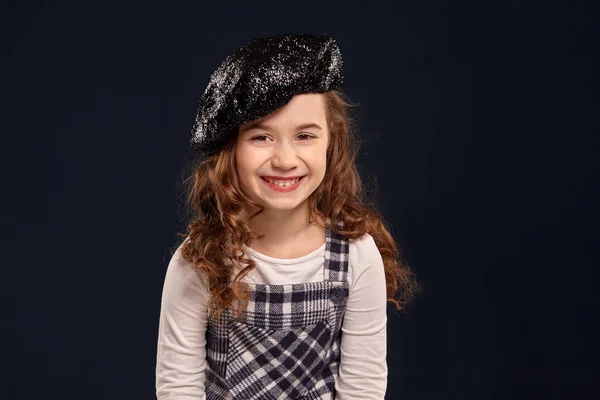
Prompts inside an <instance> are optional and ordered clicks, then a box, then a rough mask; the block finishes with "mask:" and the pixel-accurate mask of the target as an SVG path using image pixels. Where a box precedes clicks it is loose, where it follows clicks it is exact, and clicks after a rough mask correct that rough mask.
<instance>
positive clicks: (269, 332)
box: [205, 219, 349, 400]
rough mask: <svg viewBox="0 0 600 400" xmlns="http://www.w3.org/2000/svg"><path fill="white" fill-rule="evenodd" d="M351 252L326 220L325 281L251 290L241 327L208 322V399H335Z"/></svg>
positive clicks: (211, 319) (225, 317)
mask: <svg viewBox="0 0 600 400" xmlns="http://www.w3.org/2000/svg"><path fill="white" fill-rule="evenodd" d="M338 225H339V226H341V223H338ZM348 247H349V245H348V240H347V239H345V238H343V237H342V236H341V235H339V234H336V233H334V232H333V231H332V230H331V229H330V220H329V219H327V220H326V244H325V259H324V269H323V281H321V282H310V283H300V284H289V285H263V284H250V291H251V292H250V302H249V304H248V307H247V309H246V310H245V311H244V313H243V318H242V319H241V320H239V319H238V320H235V319H234V318H231V317H230V313H229V312H228V311H226V312H224V313H223V315H222V317H221V318H220V321H218V320H217V319H216V318H215V317H212V316H211V317H209V320H208V329H207V335H206V340H207V343H206V358H207V369H206V380H205V392H206V398H207V400H216V399H244V400H250V399H302V400H312V399H333V398H334V397H335V396H334V394H335V380H336V378H337V376H338V367H339V361H340V343H341V326H342V321H343V318H344V313H345V311H346V303H347V299H348V294H349V293H348V282H347V280H346V279H347V275H348ZM219 323H220V324H219Z"/></svg>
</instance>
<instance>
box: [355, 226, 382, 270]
mask: <svg viewBox="0 0 600 400" xmlns="http://www.w3.org/2000/svg"><path fill="white" fill-rule="evenodd" d="M348 252H349V254H348V263H349V272H350V274H351V275H352V277H353V280H354V281H356V279H358V278H359V277H360V276H361V275H362V274H363V273H365V272H366V271H368V270H369V269H375V270H381V271H383V267H384V266H383V259H382V257H381V253H380V252H379V249H378V248H377V245H376V244H375V240H374V239H373V236H371V235H370V234H368V233H365V234H364V235H362V236H361V237H359V238H357V239H354V240H351V241H350V245H349V249H348Z"/></svg>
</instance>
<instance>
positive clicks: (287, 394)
mask: <svg viewBox="0 0 600 400" xmlns="http://www.w3.org/2000/svg"><path fill="white" fill-rule="evenodd" d="M342 80H343V74H342V59H341V54H340V50H339V48H338V46H337V44H336V42H335V40H334V39H332V38H331V37H329V36H327V35H309V34H287V35H282V36H276V37H270V38H263V39H255V40H253V41H250V42H249V43H247V44H246V45H245V46H244V47H242V48H241V49H239V50H238V51H236V52H235V53H234V54H233V55H231V56H229V57H228V58H227V59H226V60H225V61H224V62H223V64H222V65H221V66H220V67H219V68H218V69H217V70H216V71H215V72H214V73H213V75H212V76H211V79H210V81H209V84H208V87H207V88H206V91H205V92H204V94H203V96H202V99H201V101H200V106H199V109H198V114H197V117H196V123H195V125H194V129H193V131H192V139H191V143H192V145H193V147H194V149H195V150H197V151H198V152H199V153H200V154H202V155H204V156H205V159H204V160H203V161H202V162H199V163H198V164H197V165H196V166H194V167H193V173H192V176H191V178H190V179H189V180H188V185H189V193H188V203H189V206H190V207H191V210H192V211H193V217H192V218H191V221H190V222H189V225H188V230H189V233H188V234H187V235H182V236H183V237H184V240H183V242H182V243H180V244H179V245H178V246H177V247H176V251H175V252H174V254H173V256H172V258H171V261H170V262H169V265H168V268H167V273H166V276H165V281H164V287H163V293H162V302H161V312H160V322H159V335H158V348H157V365H156V394H157V398H158V399H159V400H160V399H169V400H175V399H209V400H210V399H244V400H248V399H334V398H335V399H340V400H345V399H362V400H364V399H383V398H384V395H385V390H386V384H387V364H386V323H387V318H386V300H389V301H390V302H393V303H394V304H395V305H396V307H397V308H398V309H400V308H403V307H404V306H405V305H406V304H407V303H408V302H409V301H410V299H411V298H412V297H413V295H414V294H415V293H416V290H417V284H416V282H415V280H414V276H413V274H412V273H411V271H410V270H409V269H408V267H407V266H405V265H403V264H402V263H401V262H400V261H399V260H398V256H399V252H398V250H397V248H396V246H395V243H394V240H393V238H392V236H391V235H390V233H389V232H388V230H387V229H386V227H385V224H384V222H383V219H382V217H381V216H380V215H379V213H378V212H377V211H375V210H373V209H371V208H370V207H368V206H367V205H366V201H365V200H364V199H363V194H364V193H363V191H362V184H361V181H360V177H359V174H358V172H357V169H356V166H355V163H354V159H355V156H356V153H357V146H356V145H355V142H354V139H353V137H352V135H351V129H350V121H349V117H348V113H347V109H348V107H349V106H350V104H349V103H348V102H347V101H346V100H345V99H344V96H343V94H342V92H341V91H340V90H339V89H338V87H339V86H340V85H341V83H342ZM397 292H399V293H397ZM396 294H398V296H397V298H396Z"/></svg>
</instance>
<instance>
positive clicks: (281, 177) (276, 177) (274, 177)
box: [261, 175, 306, 181]
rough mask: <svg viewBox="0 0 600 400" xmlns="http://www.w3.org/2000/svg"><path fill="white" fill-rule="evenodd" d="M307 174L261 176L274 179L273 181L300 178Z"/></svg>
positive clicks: (265, 178)
mask: <svg viewBox="0 0 600 400" xmlns="http://www.w3.org/2000/svg"><path fill="white" fill-rule="evenodd" d="M305 176H306V175H297V176H268V175H265V176H261V178H263V179H264V180H265V181H266V180H269V179H270V180H272V181H287V180H294V179H299V178H304V177H305Z"/></svg>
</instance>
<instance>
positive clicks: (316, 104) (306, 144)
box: [235, 93, 329, 212]
mask: <svg viewBox="0 0 600 400" xmlns="http://www.w3.org/2000/svg"><path fill="white" fill-rule="evenodd" d="M325 107H326V106H325V99H324V97H323V95H322V94H316V93H307V94H301V95H296V96H294V97H293V98H292V100H291V101H290V102H289V103H288V104H286V105H285V106H283V107H282V108H280V109H278V110H277V111H275V112H274V113H272V114H270V115H268V116H266V117H263V118H259V119H257V120H255V121H250V122H246V123H245V124H242V125H241V126H240V127H239V129H238V140H237V144H236V149H235V155H236V168H237V172H238V176H239V179H240V184H241V186H242V189H243V190H244V192H245V193H246V194H247V195H249V196H250V197H252V198H253V199H255V200H256V201H257V202H258V203H259V204H261V205H262V206H263V207H264V208H265V212H271V211H288V210H293V209H296V208H297V207H298V206H300V205H302V204H306V203H304V202H305V201H306V200H307V199H308V197H309V196H310V195H311V193H313V192H314V191H315V189H316V188H317V187H318V186H319V184H320V183H321V181H323V178H324V177H325V166H326V151H327V144H328V140H329V127H328V125H327V118H326V114H325ZM266 176H268V177H303V178H302V180H300V182H299V183H298V185H294V186H297V187H296V189H294V190H292V191H286V192H282V191H277V190H275V189H273V188H271V186H270V185H269V183H267V182H266V181H265V180H264V179H263V177H266Z"/></svg>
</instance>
